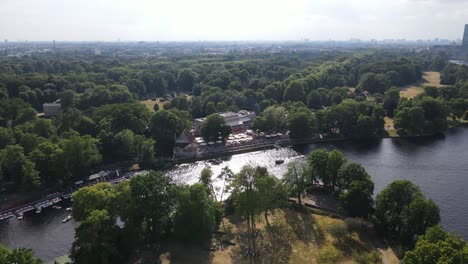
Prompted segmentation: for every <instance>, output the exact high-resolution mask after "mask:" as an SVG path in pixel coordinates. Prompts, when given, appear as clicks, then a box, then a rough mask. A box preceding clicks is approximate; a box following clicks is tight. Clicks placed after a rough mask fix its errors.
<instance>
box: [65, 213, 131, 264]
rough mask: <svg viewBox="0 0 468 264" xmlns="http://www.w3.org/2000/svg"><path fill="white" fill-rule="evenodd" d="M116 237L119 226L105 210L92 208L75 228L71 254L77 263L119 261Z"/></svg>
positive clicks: (99, 263) (91, 263)
mask: <svg viewBox="0 0 468 264" xmlns="http://www.w3.org/2000/svg"><path fill="white" fill-rule="evenodd" d="M118 237H119V228H118V227H117V225H116V224H115V219H113V218H112V217H111V216H110V215H109V213H108V212H107V210H105V209H103V210H92V211H90V213H89V215H88V216H86V218H84V219H83V221H82V222H81V223H80V225H79V226H78V227H77V228H76V231H75V241H74V242H73V245H72V254H71V256H72V258H73V260H74V262H75V263H78V264H79V263H90V264H94V263H95V264H101V263H104V264H106V263H116V262H121V261H122V260H121V258H120V256H119V250H118V248H117V247H116V243H117V240H118V239H119V238H118Z"/></svg>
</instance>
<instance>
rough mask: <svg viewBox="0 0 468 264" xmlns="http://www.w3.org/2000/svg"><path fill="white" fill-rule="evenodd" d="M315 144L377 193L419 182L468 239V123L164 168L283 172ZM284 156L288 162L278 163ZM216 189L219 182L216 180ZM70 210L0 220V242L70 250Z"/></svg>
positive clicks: (181, 173) (185, 172)
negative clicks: (358, 171) (359, 168)
mask: <svg viewBox="0 0 468 264" xmlns="http://www.w3.org/2000/svg"><path fill="white" fill-rule="evenodd" d="M317 148H326V149H328V150H331V149H335V148H336V149H338V150H340V151H342V152H343V153H344V154H345V155H346V157H347V158H348V160H350V161H353V162H358V163H360V164H362V165H363V166H364V167H365V168H366V170H367V172H368V173H369V174H370V175H371V176H372V179H373V181H374V182H375V194H377V193H378V192H380V191H381V190H382V189H383V188H385V186H387V185H388V184H389V183H390V182H392V181H394V180H398V179H406V180H410V181H412V182H414V183H415V184H417V185H418V186H419V187H420V188H421V190H422V192H423V193H424V194H425V195H426V196H427V197H429V198H431V199H433V200H434V201H435V202H436V203H437V204H438V205H439V207H440V210H441V216H442V225H443V226H444V228H446V229H447V230H450V231H455V232H457V233H459V234H460V235H461V236H462V237H463V238H464V239H465V240H468V221H466V219H468V202H467V201H468V191H466V190H468V129H467V128H456V129H452V130H450V131H449V132H448V133H447V135H446V136H445V137H444V138H439V139H434V138H427V139H411V140H406V139H382V140H378V141H376V142H373V143H355V142H334V143H330V144H328V143H321V144H309V145H302V146H297V147H294V148H281V149H278V150H276V149H272V150H266V151H257V152H251V153H245V154H239V155H234V156H232V157H230V158H228V159H226V160H225V161H223V162H222V163H221V164H218V165H213V164H210V163H208V162H206V161H199V162H195V163H190V164H182V165H178V166H176V167H174V168H173V169H171V170H169V171H166V172H165V173H166V174H167V175H170V176H171V177H173V178H174V180H175V181H176V182H185V183H194V182H196V181H198V177H199V175H200V172H201V170H202V169H203V168H204V167H206V166H211V168H212V170H213V172H214V175H217V174H219V172H220V171H221V169H222V168H223V167H226V166H229V168H230V169H231V170H232V171H233V172H234V173H235V172H238V171H239V170H240V169H241V168H242V166H244V165H246V164H252V165H259V166H264V167H267V168H268V170H269V171H270V172H271V173H272V174H274V175H276V176H278V177H281V175H283V173H284V172H285V171H286V170H287V164H288V163H290V162H291V161H293V160H302V159H304V156H305V155H307V154H309V153H310V152H311V151H313V150H314V149H317ZM277 159H282V160H284V161H285V162H284V164H281V165H275V160H277ZM215 185H216V188H217V189H218V191H219V190H220V189H221V186H222V184H221V182H220V181H215ZM66 215H67V212H65V211H64V210H56V209H52V208H48V209H46V210H45V211H44V212H42V213H41V214H40V215H35V214H34V212H33V214H32V215H27V216H25V217H24V219H23V220H21V221H18V220H16V219H9V220H7V221H3V222H0V242H1V243H3V244H5V245H6V246H8V247H10V248H13V247H29V248H33V249H34V250H35V251H36V255H37V256H38V257H40V258H42V259H43V260H45V261H51V260H53V259H54V258H56V257H58V256H62V255H65V254H67V253H68V252H69V249H70V247H71V243H72V242H73V235H74V227H75V225H76V224H75V222H73V220H72V221H70V222H68V223H62V219H63V218H65V217H66Z"/></svg>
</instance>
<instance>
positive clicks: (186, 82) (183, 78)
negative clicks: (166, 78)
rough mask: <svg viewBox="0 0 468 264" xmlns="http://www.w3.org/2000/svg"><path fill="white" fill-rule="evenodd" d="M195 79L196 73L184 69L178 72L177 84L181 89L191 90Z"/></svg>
mask: <svg viewBox="0 0 468 264" xmlns="http://www.w3.org/2000/svg"><path fill="white" fill-rule="evenodd" d="M196 79H197V75H196V73H194V72H193V71H192V70H189V69H184V70H181V71H180V72H179V77H178V79H177V85H178V86H179V88H180V89H181V90H183V91H187V92H191V91H192V88H193V85H194V84H195V81H196Z"/></svg>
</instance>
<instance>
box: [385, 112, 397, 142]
mask: <svg viewBox="0 0 468 264" xmlns="http://www.w3.org/2000/svg"><path fill="white" fill-rule="evenodd" d="M384 121H385V130H386V131H387V133H388V135H389V136H391V137H398V135H397V133H396V129H395V127H394V126H393V119H392V118H390V117H388V116H386V117H384Z"/></svg>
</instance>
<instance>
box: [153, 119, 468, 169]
mask: <svg viewBox="0 0 468 264" xmlns="http://www.w3.org/2000/svg"><path fill="white" fill-rule="evenodd" d="M458 127H468V122H465V123H459V124H456V125H454V126H451V127H449V128H448V129H447V131H449V130H451V129H455V128H458ZM443 135H444V136H445V133H444V134H443ZM437 136H438V135H419V136H396V137H395V136H390V135H386V136H381V137H377V138H373V139H361V140H359V139H356V138H345V137H333V138H324V139H318V138H317V137H311V138H300V139H283V140H278V141H277V142H269V143H267V144H261V145H258V146H245V147H239V148H237V149H233V150H227V151H220V152H216V153H210V154H207V155H201V156H198V157H190V158H174V159H172V160H167V161H164V162H162V163H163V164H161V165H159V166H158V167H160V168H167V167H172V166H174V165H178V164H183V163H191V162H196V161H202V160H211V159H218V158H224V157H229V156H232V155H238V154H243V153H249V152H255V151H260V150H267V149H273V148H275V147H276V146H277V145H279V146H280V147H291V146H295V145H303V144H315V143H329V142H342V141H365V140H368V141H369V140H379V139H384V138H392V139H416V138H435V137H437Z"/></svg>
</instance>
